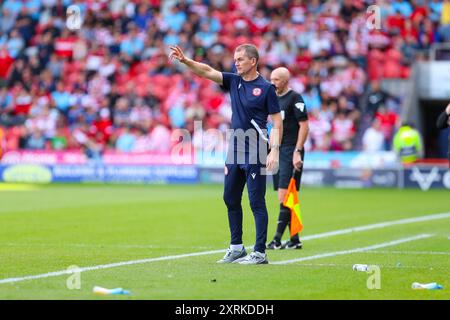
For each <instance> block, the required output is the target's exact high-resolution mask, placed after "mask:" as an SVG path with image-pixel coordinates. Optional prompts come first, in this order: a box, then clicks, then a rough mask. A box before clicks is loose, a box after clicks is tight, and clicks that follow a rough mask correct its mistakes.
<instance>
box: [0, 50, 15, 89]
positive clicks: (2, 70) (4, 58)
mask: <svg viewBox="0 0 450 320" xmlns="http://www.w3.org/2000/svg"><path fill="white" fill-rule="evenodd" d="M13 63H14V59H13V58H12V57H11V56H10V55H9V53H8V50H7V49H6V46H0V86H2V85H4V84H5V83H6V80H7V78H8V76H9V73H10V70H11V66H12V64H13Z"/></svg>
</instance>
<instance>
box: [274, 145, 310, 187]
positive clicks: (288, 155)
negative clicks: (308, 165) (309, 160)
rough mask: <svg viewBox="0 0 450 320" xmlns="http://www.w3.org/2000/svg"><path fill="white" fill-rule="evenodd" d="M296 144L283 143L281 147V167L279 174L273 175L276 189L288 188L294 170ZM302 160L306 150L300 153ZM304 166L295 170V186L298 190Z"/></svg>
mask: <svg viewBox="0 0 450 320" xmlns="http://www.w3.org/2000/svg"><path fill="white" fill-rule="evenodd" d="M294 150H295V145H281V147H280V167H279V170H278V173H277V174H274V175H273V188H274V190H278V188H281V189H287V187H288V186H289V181H290V180H291V177H292V171H293V170H294V165H293V164H292V157H293V156H294ZM300 155H301V158H302V161H303V159H304V157H305V150H304V149H303V150H302V151H301V153H300ZM302 172H303V167H302V168H301V169H300V171H298V170H296V171H295V176H294V178H295V186H296V188H297V190H298V189H299V188H300V182H301V179H302Z"/></svg>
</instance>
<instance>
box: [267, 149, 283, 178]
mask: <svg viewBox="0 0 450 320" xmlns="http://www.w3.org/2000/svg"><path fill="white" fill-rule="evenodd" d="M279 158H280V154H279V151H278V149H271V150H270V152H269V154H268V155H267V161H266V170H267V171H270V172H274V173H276V172H277V171H278V164H279V161H280V159H279Z"/></svg>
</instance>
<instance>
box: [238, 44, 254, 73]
mask: <svg viewBox="0 0 450 320" xmlns="http://www.w3.org/2000/svg"><path fill="white" fill-rule="evenodd" d="M234 64H235V66H236V70H237V73H238V74H239V75H241V76H242V75H245V74H246V73H248V72H249V71H250V70H251V69H252V68H253V67H255V66H256V58H249V57H248V56H247V55H246V54H245V50H239V51H235V52H234Z"/></svg>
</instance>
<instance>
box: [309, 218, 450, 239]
mask: <svg viewBox="0 0 450 320" xmlns="http://www.w3.org/2000/svg"><path fill="white" fill-rule="evenodd" d="M445 218H450V212H446V213H438V214H431V215H427V216H420V217H414V218H407V219H400V220H394V221H386V222H380V223H374V224H368V225H365V226H359V227H353V228H347V229H341V230H336V231H330V232H324V233H318V234H312V235H310V236H305V237H302V240H312V239H319V238H328V237H331V236H337V235H341V234H347V233H352V232H360V231H366V230H372V229H380V228H384V227H390V226H395V225H399V224H408V223H415V222H423V221H431V220H438V219H445Z"/></svg>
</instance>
